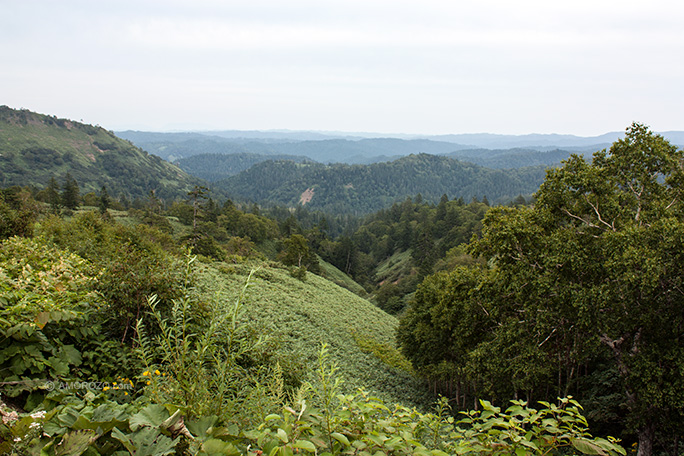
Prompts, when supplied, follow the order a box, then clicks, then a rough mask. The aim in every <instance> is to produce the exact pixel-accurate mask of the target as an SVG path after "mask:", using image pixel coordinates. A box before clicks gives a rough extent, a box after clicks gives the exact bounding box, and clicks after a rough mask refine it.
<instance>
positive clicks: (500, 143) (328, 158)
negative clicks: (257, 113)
mask: <svg viewBox="0 0 684 456" xmlns="http://www.w3.org/2000/svg"><path fill="white" fill-rule="evenodd" d="M661 134H662V135H663V136H664V137H665V138H666V139H668V140H669V141H670V142H672V143H673V144H677V145H679V146H680V147H681V146H682V145H684V132H682V131H668V132H662V133H661ZM117 135H118V136H120V137H122V138H124V139H128V140H129V141H131V142H133V143H134V144H136V145H138V146H140V147H142V148H143V149H145V150H147V151H149V152H151V153H154V154H156V155H159V156H160V157H162V158H165V159H167V160H169V161H175V160H177V159H180V158H187V157H190V156H192V155H199V154H202V153H238V152H243V153H256V154H263V155H273V154H280V155H283V154H284V155H304V156H307V157H309V158H310V159H312V160H315V161H319V162H322V163H349V164H352V163H375V162H379V161H387V160H389V159H392V158H397V157H398V156H404V155H409V154H417V153H428V154H434V155H441V154H448V155H452V156H455V155H458V154H454V153H455V152H458V151H467V152H469V153H468V154H467V155H464V156H468V157H477V156H478V155H479V153H474V151H476V150H479V149H490V150H500V151H501V150H509V149H517V150H521V149H527V150H534V151H536V152H548V151H554V150H557V149H563V150H567V151H570V152H579V153H583V152H584V153H586V152H590V153H591V152H595V151H597V150H601V149H603V148H606V147H609V146H610V145H611V144H612V143H613V142H614V141H615V140H617V139H618V138H620V137H622V136H623V133H622V132H610V133H606V134H603V135H600V136H591V137H581V136H574V135H559V134H529V135H518V136H516V135H497V134H491V133H480V134H454V135H437V136H417V135H381V134H376V133H335V132H305V131H304V132H293V131H237V130H227V131H213V132H188V133H153V132H139V131H122V132H118V133H117Z"/></svg>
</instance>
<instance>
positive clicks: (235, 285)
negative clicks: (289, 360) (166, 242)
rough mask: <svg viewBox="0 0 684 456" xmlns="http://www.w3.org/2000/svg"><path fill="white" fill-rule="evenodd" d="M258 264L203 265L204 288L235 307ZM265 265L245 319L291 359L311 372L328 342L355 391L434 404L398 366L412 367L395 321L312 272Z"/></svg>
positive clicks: (255, 280)
mask: <svg viewBox="0 0 684 456" xmlns="http://www.w3.org/2000/svg"><path fill="white" fill-rule="evenodd" d="M254 266H256V265H252V266H248V265H232V266H226V265H221V266H219V267H218V269H217V268H216V267H214V266H202V268H201V270H200V277H201V283H203V284H204V287H205V291H206V292H207V293H210V294H213V293H218V295H217V296H219V299H228V300H230V301H231V302H232V301H234V300H235V299H236V298H237V296H238V295H239V292H240V290H241V288H242V286H243V285H244V283H245V280H246V278H247V275H248V274H249V271H250V270H251V269H252V267H254ZM258 267H259V269H258V270H257V271H256V272H255V274H254V275H253V278H252V282H251V286H250V287H249V288H248V292H247V300H246V307H245V309H246V313H245V318H247V319H249V320H250V321H253V322H256V323H257V325H258V326H259V327H262V328H263V329H264V332H265V333H266V334H269V335H270V337H271V338H273V339H274V340H275V341H276V342H277V344H278V345H279V350H280V351H281V353H282V354H283V355H285V356H292V355H296V356H298V357H299V359H301V360H302V361H303V363H304V364H305V366H306V368H307V370H308V371H309V372H311V371H313V369H314V368H315V365H316V357H317V354H318V350H319V349H320V346H321V344H323V343H326V344H328V345H329V347H330V353H331V355H332V357H333V359H334V360H335V361H336V362H337V363H338V365H339V368H340V374H341V376H342V377H343V378H344V380H345V388H346V389H347V390H350V391H351V390H355V389H356V388H363V389H365V390H366V391H369V392H371V393H373V394H376V395H378V396H380V397H382V398H384V399H386V400H389V401H391V402H401V403H404V404H406V405H420V404H426V403H428V402H429V401H430V400H431V398H430V397H429V395H428V393H427V392H426V391H425V389H424V387H423V386H422V384H421V383H420V382H418V381H417V380H415V379H414V378H413V376H412V375H411V373H410V372H408V371H407V370H406V369H405V368H402V367H394V366H401V364H402V362H404V363H405V360H403V359H402V357H400V356H399V354H398V352H397V351H396V350H395V349H394V346H395V341H394V338H395V329H396V327H397V323H398V322H397V319H396V318H395V317H393V316H391V315H389V314H386V313H385V312H383V311H382V310H380V309H378V308H377V307H375V306H374V305H373V304H371V303H370V302H368V301H367V300H365V299H363V298H361V297H359V296H357V295H355V294H354V293H352V292H350V291H349V290H346V289H344V288H341V287H339V286H338V285H336V284H334V283H332V282H330V281H329V280H327V279H324V278H322V277H319V276H317V275H314V274H311V273H308V274H307V278H306V281H304V282H302V281H300V280H297V279H295V278H293V277H291V276H290V274H289V272H288V271H287V270H286V269H283V268H280V267H274V266H269V265H267V264H260V265H258ZM219 269H220V270H219ZM360 346H363V347H364V350H362V349H361V347H360ZM380 353H382V354H381V355H380ZM380 358H383V359H385V362H383V361H381V359H380ZM390 364H392V365H390ZM393 365H394V366H393Z"/></svg>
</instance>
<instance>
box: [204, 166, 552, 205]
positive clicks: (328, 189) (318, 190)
mask: <svg viewBox="0 0 684 456" xmlns="http://www.w3.org/2000/svg"><path fill="white" fill-rule="evenodd" d="M545 169H546V168H545V167H544V166H540V167H531V168H520V169H512V170H506V171H503V170H493V169H488V168H482V167H479V166H476V165H472V164H469V163H464V162H460V161H458V160H454V159H450V158H446V157H439V156H435V155H427V154H420V155H410V156H407V157H403V158H400V159H398V160H395V161H393V162H386V163H375V164H372V165H343V164H335V165H322V164H317V163H294V162H290V161H265V162H262V163H259V164H257V165H255V166H253V167H252V168H250V169H249V170H247V171H244V172H242V173H240V174H238V175H236V176H233V177H230V178H227V179H224V180H221V181H218V182H216V183H214V185H213V188H215V189H216V190H218V191H221V192H222V193H225V194H229V195H233V196H234V197H235V198H242V199H249V200H252V201H254V202H264V201H269V202H273V203H277V204H280V205H284V206H296V205H298V204H302V205H305V206H307V207H308V208H311V209H318V210H322V211H324V212H328V213H334V214H340V213H347V214H354V215H364V214H368V213H371V212H375V211H378V210H380V209H383V208H386V207H388V206H390V205H391V204H392V203H395V202H398V201H402V200H404V199H405V198H406V197H413V196H415V195H417V194H419V193H420V194H421V195H422V196H423V198H425V199H427V200H430V201H435V202H436V201H439V199H440V198H441V196H442V195H443V194H445V193H446V194H448V195H451V196H452V197H456V198H458V197H462V198H464V199H466V200H468V201H470V200H471V199H472V198H478V199H482V198H484V197H487V198H488V199H489V200H490V201H492V202H503V201H505V202H508V201H511V200H512V199H513V198H515V197H516V196H518V195H520V194H523V195H529V194H531V193H533V192H534V191H535V190H536V189H537V188H538V187H539V184H540V183H541V181H542V180H543V178H544V174H545ZM307 193H308V194H309V198H306V197H305V195H306V194H307Z"/></svg>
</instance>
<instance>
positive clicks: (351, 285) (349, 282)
mask: <svg viewBox="0 0 684 456" xmlns="http://www.w3.org/2000/svg"><path fill="white" fill-rule="evenodd" d="M318 264H319V265H320V267H321V270H322V271H323V274H322V275H323V276H324V277H325V278H326V279H328V280H330V281H331V282H334V283H336V284H337V285H339V286H341V287H342V288H346V289H347V290H349V291H351V292H352V293H356V294H357V295H359V296H365V295H366V294H367V293H366V290H365V289H364V288H363V287H362V286H361V285H359V284H358V283H356V282H355V281H354V280H353V279H352V278H351V277H349V276H348V275H347V274H345V273H344V272H342V271H340V270H339V269H337V268H336V267H335V266H334V265H332V264H330V263H328V262H327V261H323V259H322V258H321V257H318Z"/></svg>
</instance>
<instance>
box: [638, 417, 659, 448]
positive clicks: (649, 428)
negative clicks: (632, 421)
mask: <svg viewBox="0 0 684 456" xmlns="http://www.w3.org/2000/svg"><path fill="white" fill-rule="evenodd" d="M637 434H638V436H639V449H638V451H637V456H652V454H653V441H654V440H655V424H654V423H653V421H652V420H648V422H647V423H645V424H644V425H643V426H641V427H640V428H639V431H638V432H637Z"/></svg>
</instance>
